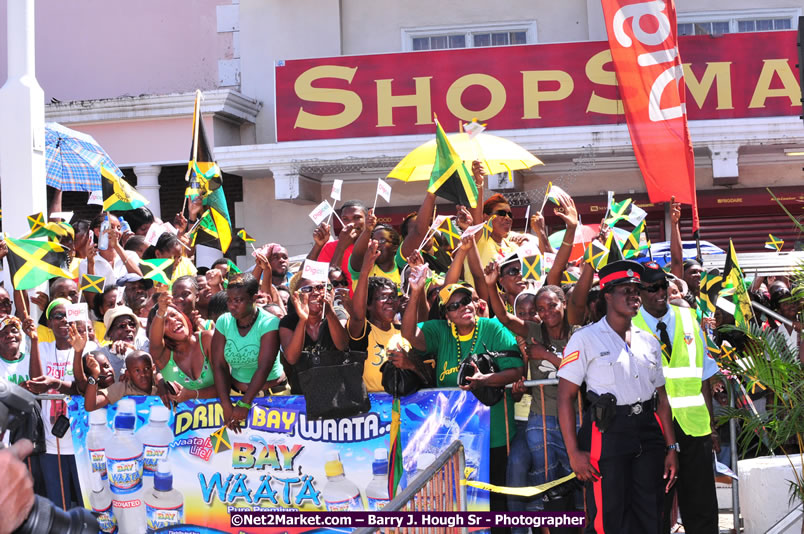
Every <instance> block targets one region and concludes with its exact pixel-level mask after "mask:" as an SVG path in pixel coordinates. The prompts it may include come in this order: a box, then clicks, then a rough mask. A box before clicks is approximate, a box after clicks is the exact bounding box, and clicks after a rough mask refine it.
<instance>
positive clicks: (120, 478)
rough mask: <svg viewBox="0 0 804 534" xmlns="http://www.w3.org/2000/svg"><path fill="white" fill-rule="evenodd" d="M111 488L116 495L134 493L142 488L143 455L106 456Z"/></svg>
mask: <svg viewBox="0 0 804 534" xmlns="http://www.w3.org/2000/svg"><path fill="white" fill-rule="evenodd" d="M106 468H107V475H108V477H109V489H111V490H112V493H114V494H116V495H126V494H128V493H134V492H135V491H138V490H140V489H141V488H142V455H141V454H140V455H138V456H135V457H133V458H124V459H121V458H117V459H112V458H109V457H108V456H107V457H106Z"/></svg>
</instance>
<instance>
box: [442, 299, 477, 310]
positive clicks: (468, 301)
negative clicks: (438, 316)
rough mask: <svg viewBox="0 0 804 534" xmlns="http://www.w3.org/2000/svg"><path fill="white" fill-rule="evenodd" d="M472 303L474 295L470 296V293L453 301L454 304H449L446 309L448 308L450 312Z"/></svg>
mask: <svg viewBox="0 0 804 534" xmlns="http://www.w3.org/2000/svg"><path fill="white" fill-rule="evenodd" d="M471 303H472V297H470V296H469V295H466V296H465V297H463V298H462V299H461V300H459V301H458V302H453V303H452V304H447V305H446V306H445V307H444V309H446V310H447V311H448V312H454V311H458V310H459V309H461V308H463V307H464V306H468V305H470V304H471Z"/></svg>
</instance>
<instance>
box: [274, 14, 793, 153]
mask: <svg viewBox="0 0 804 534" xmlns="http://www.w3.org/2000/svg"><path fill="white" fill-rule="evenodd" d="M644 22H645V24H646V29H645V31H647V32H650V31H653V30H654V28H651V27H648V26H649V24H648V21H647V20H645V21H644ZM678 47H679V51H680V53H681V58H682V59H683V61H684V64H683V72H684V79H685V81H686V102H687V114H688V116H689V119H690V120H702V119H733V118H744V117H774V116H797V115H800V114H801V103H800V102H799V100H800V99H801V93H800V90H799V83H798V77H797V70H796V64H797V63H798V59H797V47H796V32H795V31H775V32H756V33H735V34H726V35H717V36H708V35H696V36H686V37H680V38H679V39H678ZM274 79H275V83H276V87H275V95H276V106H275V108H276V130H277V139H278V140H279V141H293V140H310V139H337V138H347V137H375V136H385V135H407V134H428V135H432V134H433V132H434V126H433V114H434V113H435V114H437V115H438V119H439V122H440V123H441V124H442V125H443V126H444V129H445V130H446V132H447V133H448V134H449V133H452V132H455V131H457V129H458V121H464V122H469V121H471V120H472V119H474V118H476V119H477V120H479V121H481V122H488V127H489V128H490V129H493V130H509V129H526V128H545V127H561V126H586V125H596V124H624V123H625V116H624V111H623V105H622V100H621V99H622V95H621V92H622V90H621V88H619V87H618V86H617V79H616V76H615V74H614V68H613V65H612V56H611V52H610V50H609V43H608V42H606V41H584V42H577V43H556V44H535V45H521V46H504V47H502V46H501V47H487V48H470V49H458V50H433V51H424V52H402V53H394V54H374V55H364V56H338V57H329V58H314V59H287V60H283V61H279V62H277V64H276V66H275V76H274Z"/></svg>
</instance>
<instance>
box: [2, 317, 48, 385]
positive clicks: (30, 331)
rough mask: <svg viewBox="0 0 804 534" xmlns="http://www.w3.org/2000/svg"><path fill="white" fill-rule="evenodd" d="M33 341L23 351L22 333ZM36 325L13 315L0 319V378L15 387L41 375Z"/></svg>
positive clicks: (26, 318)
mask: <svg viewBox="0 0 804 534" xmlns="http://www.w3.org/2000/svg"><path fill="white" fill-rule="evenodd" d="M23 331H24V332H25V334H26V335H27V336H28V337H30V338H31V339H32V340H33V343H31V348H30V350H24V349H23V344H22V332H23ZM37 337H38V336H37V333H36V323H34V320H33V319H31V318H30V317H28V316H26V317H25V321H24V322H22V321H20V320H19V319H18V318H16V317H14V316H13V315H6V316H5V317H2V318H0V376H2V377H3V378H5V379H7V380H8V381H9V382H13V383H15V384H17V385H19V384H22V383H23V382H25V381H26V380H30V379H31V377H32V376H39V375H41V374H42V369H41V365H40V363H39V344H38V343H36V340H37Z"/></svg>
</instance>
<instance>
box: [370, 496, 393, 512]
mask: <svg viewBox="0 0 804 534" xmlns="http://www.w3.org/2000/svg"><path fill="white" fill-rule="evenodd" d="M366 500H367V501H368V509H369V510H382V509H383V508H385V505H386V504H388V503H389V502H391V499H375V498H374V497H366Z"/></svg>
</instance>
